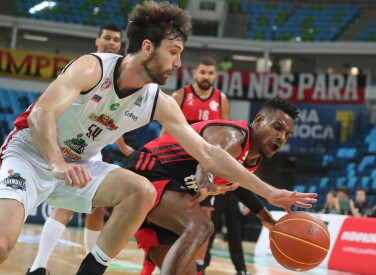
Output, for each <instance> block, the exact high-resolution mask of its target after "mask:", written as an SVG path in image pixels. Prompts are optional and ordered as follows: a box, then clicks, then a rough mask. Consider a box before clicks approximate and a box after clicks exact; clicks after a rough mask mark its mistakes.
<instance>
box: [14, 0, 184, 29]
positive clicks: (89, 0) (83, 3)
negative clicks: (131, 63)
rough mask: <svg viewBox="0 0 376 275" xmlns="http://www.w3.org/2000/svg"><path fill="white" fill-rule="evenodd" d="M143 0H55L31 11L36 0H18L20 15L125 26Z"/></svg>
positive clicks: (76, 22)
mask: <svg viewBox="0 0 376 275" xmlns="http://www.w3.org/2000/svg"><path fill="white" fill-rule="evenodd" d="M142 2H143V0H55V1H49V3H50V6H48V7H46V8H44V9H42V10H40V11H35V12H34V13H30V9H32V8H33V7H35V6H36V5H38V4H40V3H41V1H36V0H20V1H17V13H18V16H22V17H29V18H34V19H40V20H51V21H57V22H64V23H71V24H80V25H89V26H101V25H103V24H105V23H107V22H113V23H115V24H117V25H119V26H120V27H125V26H126V22H127V14H128V13H129V12H130V11H131V10H132V8H133V6H134V5H136V4H139V3H142ZM169 2H170V3H172V4H179V5H184V3H185V1H183V0H180V1H179V0H170V1H169Z"/></svg>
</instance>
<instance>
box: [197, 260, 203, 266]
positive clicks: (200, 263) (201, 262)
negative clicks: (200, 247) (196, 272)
mask: <svg viewBox="0 0 376 275" xmlns="http://www.w3.org/2000/svg"><path fill="white" fill-rule="evenodd" d="M196 264H198V265H204V260H196Z"/></svg>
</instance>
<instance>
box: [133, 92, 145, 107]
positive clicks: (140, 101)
mask: <svg viewBox="0 0 376 275" xmlns="http://www.w3.org/2000/svg"><path fill="white" fill-rule="evenodd" d="M142 100H143V97H142V96H141V95H140V96H138V98H137V99H136V101H135V102H134V105H137V106H138V107H141V104H142Z"/></svg>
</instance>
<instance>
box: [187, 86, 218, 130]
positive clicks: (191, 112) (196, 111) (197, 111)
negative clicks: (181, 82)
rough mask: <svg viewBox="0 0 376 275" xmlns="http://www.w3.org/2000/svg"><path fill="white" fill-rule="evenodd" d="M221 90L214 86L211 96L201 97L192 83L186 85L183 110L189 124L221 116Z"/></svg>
mask: <svg viewBox="0 0 376 275" xmlns="http://www.w3.org/2000/svg"><path fill="white" fill-rule="evenodd" d="M221 102H222V101H221V91H220V90H218V89H217V88H213V89H212V92H211V94H210V96H209V97H208V98H206V99H202V98H200V96H199V95H198V94H197V93H196V92H195V90H194V89H193V87H192V86H191V85H186V86H185V87H184V96H183V101H182V104H181V106H180V107H181V110H182V112H183V114H184V116H185V118H186V119H187V121H188V123H189V124H192V123H195V122H199V121H205V120H212V119H220V118H221Z"/></svg>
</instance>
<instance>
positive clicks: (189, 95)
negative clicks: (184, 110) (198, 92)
mask: <svg viewBox="0 0 376 275" xmlns="http://www.w3.org/2000/svg"><path fill="white" fill-rule="evenodd" d="M187 105H189V106H193V94H188V96H187Z"/></svg>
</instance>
